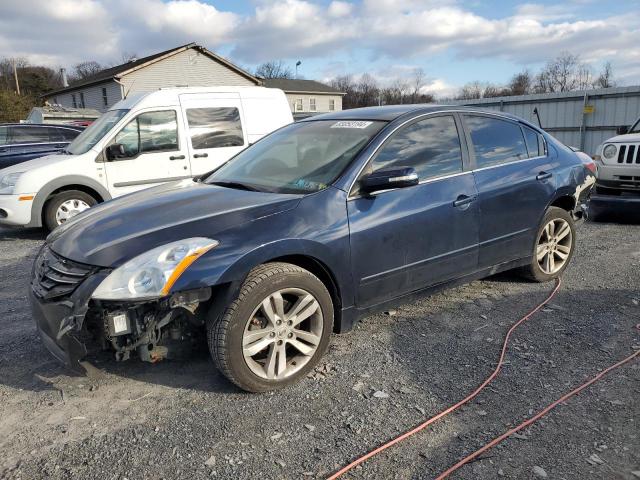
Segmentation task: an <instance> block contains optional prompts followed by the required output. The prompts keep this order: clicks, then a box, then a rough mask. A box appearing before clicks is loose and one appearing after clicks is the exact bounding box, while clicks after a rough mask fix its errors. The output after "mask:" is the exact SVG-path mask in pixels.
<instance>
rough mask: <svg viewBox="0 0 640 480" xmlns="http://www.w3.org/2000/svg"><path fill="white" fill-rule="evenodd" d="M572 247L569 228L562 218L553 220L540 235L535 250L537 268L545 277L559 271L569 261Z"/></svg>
mask: <svg viewBox="0 0 640 480" xmlns="http://www.w3.org/2000/svg"><path fill="white" fill-rule="evenodd" d="M572 247H573V234H572V233H571V226H570V225H569V223H568V222H567V221H566V220H564V219H562V218H554V219H553V220H551V221H550V222H549V223H547V224H546V225H545V227H544V229H543V230H542V232H541V233H540V237H539V238H538V245H537V248H536V257H537V260H538V266H539V267H540V270H542V271H543V272H544V273H545V274H547V275H553V274H554V273H557V272H558V271H560V270H561V269H562V268H563V267H564V265H565V264H566V263H567V260H568V259H569V254H570V253H571V248H572Z"/></svg>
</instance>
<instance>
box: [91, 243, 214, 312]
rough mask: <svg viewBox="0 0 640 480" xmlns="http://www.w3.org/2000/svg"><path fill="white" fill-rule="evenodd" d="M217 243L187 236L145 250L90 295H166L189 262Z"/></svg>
mask: <svg viewBox="0 0 640 480" xmlns="http://www.w3.org/2000/svg"><path fill="white" fill-rule="evenodd" d="M218 245H219V242H218V241H217V240H212V239H210V238H187V239H185V240H180V241H177V242H173V243H169V244H167V245H163V246H160V247H157V248H154V249H153V250H149V251H148V252H145V253H143V254H141V255H138V256H137V257H135V258H133V259H131V260H129V261H128V262H127V263H125V264H123V265H121V266H120V267H118V268H116V269H115V270H114V271H113V272H111V274H110V275H109V276H108V277H107V278H105V279H104V280H103V281H102V283H101V284H100V285H99V286H98V288H96V290H95V291H94V292H93V295H92V298H94V299H96V300H143V299H152V298H159V297H162V296H165V295H168V293H169V291H170V290H171V287H173V285H174V284H175V283H176V281H177V280H178V278H180V275H182V274H183V273H184V271H185V270H186V269H187V268H189V265H191V264H192V263H193V262H195V261H196V260H197V259H198V258H200V257H201V256H202V255H203V254H205V253H206V252H208V251H209V250H211V249H212V248H214V247H216V246H218Z"/></svg>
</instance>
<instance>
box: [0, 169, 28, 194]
mask: <svg viewBox="0 0 640 480" xmlns="http://www.w3.org/2000/svg"><path fill="white" fill-rule="evenodd" d="M23 173H24V172H13V173H7V174H6V175H3V176H2V177H0V195H11V194H12V193H13V190H14V189H15V186H16V183H17V182H18V179H19V178H20V175H22V174H23Z"/></svg>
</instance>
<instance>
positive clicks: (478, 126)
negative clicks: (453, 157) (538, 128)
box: [465, 115, 528, 168]
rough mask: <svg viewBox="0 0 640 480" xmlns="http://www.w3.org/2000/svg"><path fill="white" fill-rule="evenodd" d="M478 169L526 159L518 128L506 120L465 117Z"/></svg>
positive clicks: (522, 139) (525, 151)
mask: <svg viewBox="0 0 640 480" xmlns="http://www.w3.org/2000/svg"><path fill="white" fill-rule="evenodd" d="M465 123H466V125H467V128H468V129H469V131H470V133H471V142H472V143H473V151H474V152H475V154H476V163H477V167H478V168H482V167H490V166H492V165H500V164H502V163H508V162H513V161H515V160H522V159H525V158H528V154H527V148H526V146H525V143H524V137H523V136H522V130H520V126H519V125H517V124H515V123H513V122H510V121H508V120H500V119H497V118H492V117H481V116H475V115H465Z"/></svg>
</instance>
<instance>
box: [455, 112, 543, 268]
mask: <svg viewBox="0 0 640 480" xmlns="http://www.w3.org/2000/svg"><path fill="white" fill-rule="evenodd" d="M463 119H464V124H465V130H466V132H467V141H468V144H469V151H470V154H471V157H472V161H473V163H474V172H473V175H474V178H475V181H476V186H477V189H478V205H479V207H480V250H479V267H480V268H481V269H483V268H487V267H492V266H494V265H498V264H501V263H506V262H509V261H512V260H518V259H521V258H525V257H527V256H530V255H531V252H532V249H533V242H534V240H535V238H534V237H535V235H536V233H537V229H538V225H539V223H540V221H541V220H542V216H543V215H544V212H545V209H546V207H547V205H548V204H549V203H550V202H551V199H552V198H553V195H554V192H555V184H556V182H555V179H554V178H553V173H554V171H555V167H556V163H555V159H554V158H552V156H550V155H549V154H548V152H547V149H546V147H545V142H544V139H543V138H542V135H541V134H540V133H538V132H536V131H535V130H533V129H531V128H529V127H527V126H524V125H521V124H520V123H519V122H516V121H515V120H511V119H508V118H498V117H496V116H491V115H484V114H476V113H474V114H464V115H463Z"/></svg>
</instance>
